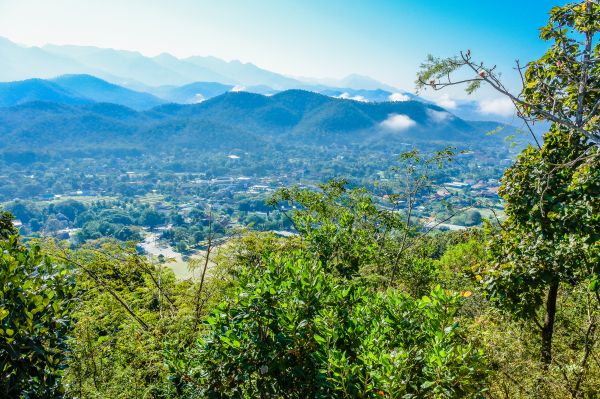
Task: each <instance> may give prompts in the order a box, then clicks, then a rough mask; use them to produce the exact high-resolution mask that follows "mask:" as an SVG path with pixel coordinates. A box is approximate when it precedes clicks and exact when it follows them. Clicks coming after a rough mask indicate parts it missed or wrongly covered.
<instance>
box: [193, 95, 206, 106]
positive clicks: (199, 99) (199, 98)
mask: <svg viewBox="0 0 600 399" xmlns="http://www.w3.org/2000/svg"><path fill="white" fill-rule="evenodd" d="M205 100H206V98H205V97H204V96H203V95H202V93H196V95H194V99H193V100H192V102H193V103H194V104H198V103H201V102H202V101H205Z"/></svg>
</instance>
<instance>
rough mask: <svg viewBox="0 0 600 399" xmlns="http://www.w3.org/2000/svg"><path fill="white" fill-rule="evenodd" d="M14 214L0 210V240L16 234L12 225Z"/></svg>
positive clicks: (16, 231)
mask: <svg viewBox="0 0 600 399" xmlns="http://www.w3.org/2000/svg"><path fill="white" fill-rule="evenodd" d="M13 219H14V216H13V215H12V213H10V212H0V240H6V239H8V238H9V237H10V236H13V235H15V234H18V230H17V229H16V227H15V226H14V225H13V222H12V221H13Z"/></svg>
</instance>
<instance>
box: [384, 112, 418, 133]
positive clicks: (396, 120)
mask: <svg viewBox="0 0 600 399" xmlns="http://www.w3.org/2000/svg"><path fill="white" fill-rule="evenodd" d="M416 125H417V122H415V121H413V120H412V119H410V118H409V117H408V116H406V115H402V114H390V115H388V118H387V119H386V120H384V121H383V122H381V127H383V128H385V129H388V130H393V131H395V132H400V131H402V130H406V129H410V128H411V127H413V126H416Z"/></svg>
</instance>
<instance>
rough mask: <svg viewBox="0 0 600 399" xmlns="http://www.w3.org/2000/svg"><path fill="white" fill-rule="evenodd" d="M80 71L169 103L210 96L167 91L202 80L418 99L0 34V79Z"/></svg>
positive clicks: (356, 80)
mask: <svg viewBox="0 0 600 399" xmlns="http://www.w3.org/2000/svg"><path fill="white" fill-rule="evenodd" d="M76 74H85V75H93V76H96V77H98V78H101V79H103V80H106V81H108V82H110V83H113V84H116V85H119V86H122V87H126V88H129V89H133V90H136V91H141V92H147V93H150V94H153V95H155V96H158V97H161V98H163V99H164V100H165V101H176V102H197V101H198V100H203V99H206V98H207V97H206V93H192V96H191V97H188V96H183V97H182V96H181V93H175V94H174V95H173V96H170V95H169V94H170V93H169V89H175V88H178V87H181V86H187V85H190V84H198V83H218V84H221V85H223V86H227V87H228V90H231V89H235V90H244V91H250V92H255V93H260V94H274V93H276V92H279V91H283V90H288V89H304V90H310V91H314V92H317V93H323V94H327V95H331V96H342V97H345V98H354V99H360V100H364V101H387V100H389V98H390V96H391V95H393V94H396V95H398V94H403V95H406V96H408V97H410V98H414V97H415V96H413V95H411V94H409V93H406V92H404V91H402V90H398V89H396V88H394V87H392V86H389V85H386V84H384V83H381V82H378V81H376V80H374V79H371V78H369V77H366V76H361V75H356V74H353V75H350V76H348V77H346V78H344V79H340V80H335V79H322V80H319V79H309V78H293V77H289V76H285V75H282V74H278V73H275V72H271V71H268V70H266V69H263V68H260V67H258V66H256V65H254V64H252V63H243V62H240V61H237V60H233V61H229V62H227V61H223V60H221V59H218V58H215V57H210V56H207V57H202V56H193V57H188V58H184V59H179V58H176V57H174V56H173V55H170V54H166V53H164V54H160V55H158V56H155V57H147V56H144V55H142V54H141V53H138V52H133V51H123V50H115V49H106V48H98V47H93V46H70V45H60V46H59V45H51V44H49V45H45V46H43V47H26V46H21V45H18V44H16V43H13V42H12V41H10V40H8V39H5V38H0V82H1V81H4V82H10V81H18V80H27V79H31V78H41V79H53V78H55V77H57V76H61V75H76ZM188 89H189V88H188ZM196 94H200V95H201V96H202V97H197V96H195V95H196ZM208 94H210V93H208ZM218 94H222V92H219V93H218Z"/></svg>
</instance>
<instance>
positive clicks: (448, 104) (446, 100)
mask: <svg viewBox="0 0 600 399" xmlns="http://www.w3.org/2000/svg"><path fill="white" fill-rule="evenodd" d="M433 101H434V102H435V103H436V104H437V105H439V106H440V107H442V108H447V109H455V108H456V107H457V106H458V104H457V103H456V101H454V100H452V99H451V98H450V96H449V95H448V94H442V95H441V96H440V97H439V98H437V99H435V100H433Z"/></svg>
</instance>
